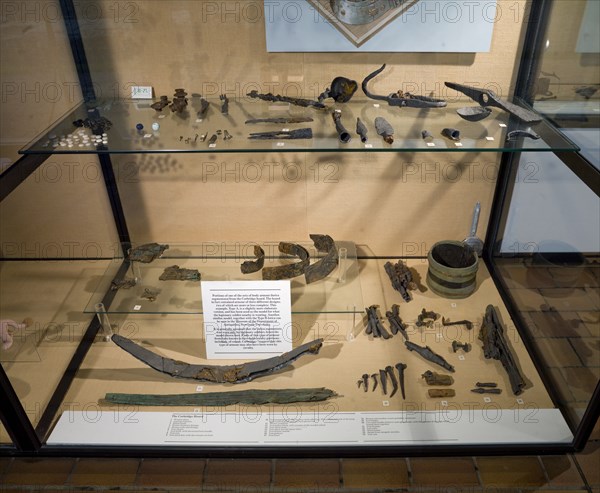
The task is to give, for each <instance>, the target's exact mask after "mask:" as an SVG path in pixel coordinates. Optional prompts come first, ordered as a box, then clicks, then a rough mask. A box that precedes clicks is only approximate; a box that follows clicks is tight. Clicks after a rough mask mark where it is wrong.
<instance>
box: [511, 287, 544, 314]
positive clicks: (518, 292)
mask: <svg viewBox="0 0 600 493" xmlns="http://www.w3.org/2000/svg"><path fill="white" fill-rule="evenodd" d="M510 294H511V295H512V296H513V297H514V299H515V302H516V304H517V307H518V308H519V310H522V311H538V310H539V309H540V306H542V305H545V304H547V302H546V300H545V299H544V297H543V296H542V295H541V294H540V292H539V291H538V290H536V289H511V290H510Z"/></svg>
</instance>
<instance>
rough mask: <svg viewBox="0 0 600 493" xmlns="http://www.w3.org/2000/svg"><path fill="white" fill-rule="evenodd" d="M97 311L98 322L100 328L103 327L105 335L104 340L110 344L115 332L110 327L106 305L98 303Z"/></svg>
mask: <svg viewBox="0 0 600 493" xmlns="http://www.w3.org/2000/svg"><path fill="white" fill-rule="evenodd" d="M95 309H96V316H97V317H98V322H100V327H102V332H103V333H104V340H105V341H107V342H108V341H110V338H111V337H112V336H113V334H114V332H113V330H112V327H111V325H110V320H109V319H108V313H106V308H105V307H104V303H97V304H96V306H95Z"/></svg>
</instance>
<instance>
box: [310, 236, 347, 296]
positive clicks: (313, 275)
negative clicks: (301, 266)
mask: <svg viewBox="0 0 600 493" xmlns="http://www.w3.org/2000/svg"><path fill="white" fill-rule="evenodd" d="M310 239H311V240H312V241H313V243H314V244H315V248H316V249H317V251H319V252H325V253H326V255H325V256H324V257H323V258H322V259H320V260H319V261H317V262H315V263H314V264H312V265H309V266H308V267H306V270H305V272H304V277H305V279H306V283H307V284H311V283H313V282H316V281H320V280H321V279H325V278H326V277H327V276H328V275H329V274H331V273H332V272H333V271H334V269H335V268H336V267H337V265H338V262H339V254H338V249H337V247H336V246H335V241H333V238H332V237H331V236H329V235H310Z"/></svg>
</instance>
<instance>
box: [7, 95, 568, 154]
mask: <svg viewBox="0 0 600 493" xmlns="http://www.w3.org/2000/svg"><path fill="white" fill-rule="evenodd" d="M189 100H190V104H189V106H188V109H187V110H186V111H185V112H184V113H183V114H182V116H180V115H178V114H174V113H172V112H171V110H169V109H168V108H166V109H165V110H163V111H162V112H156V111H155V110H153V109H152V108H151V107H150V105H151V104H152V101H144V102H139V101H123V100H119V101H115V100H111V101H107V102H103V103H100V104H98V105H97V106H95V107H94V108H92V109H88V107H86V106H85V105H83V104H82V105H80V106H79V107H77V108H75V109H74V110H73V111H71V112H70V113H69V114H67V115H66V116H65V117H64V118H62V119H61V120H60V121H59V122H57V123H56V124H55V125H54V126H53V127H51V128H50V129H48V130H47V131H45V132H44V133H43V134H42V135H41V136H40V137H38V138H37V139H36V140H34V141H33V142H31V143H30V144H28V145H27V146H26V147H24V148H23V149H21V150H20V151H19V152H20V153H21V154H124V153H125V154H126V153H136V154H139V153H221V152H224V153H227V152H229V153H231V152H245V153H247V152H297V151H303V152H331V151H333V152H364V151H369V152H398V151H403V152H503V151H508V152H511V151H538V152H539V151H548V152H552V151H578V150H579V149H578V147H577V146H576V145H575V144H574V143H573V142H571V141H570V140H569V139H567V138H566V137H565V136H564V135H562V134H561V133H560V132H558V131H557V130H556V129H555V128H554V127H553V126H552V125H551V124H549V123H548V122H547V121H542V122H540V123H538V124H536V125H534V126H533V129H534V131H535V132H536V133H538V134H540V135H542V137H543V138H542V139H539V140H532V139H529V138H525V139H518V140H515V141H511V142H507V141H506V134H507V132H508V129H507V126H508V124H509V118H510V115H509V114H508V113H506V112H504V111H502V110H500V109H497V108H494V109H492V114H491V115H490V116H489V117H488V118H486V119H485V120H482V121H480V122H475V123H473V122H467V121H465V120H462V119H461V118H460V117H459V116H458V115H457V114H456V110H457V109H459V108H462V107H465V106H476V103H474V102H473V101H462V102H450V103H449V104H448V106H447V107H446V108H435V109H417V108H398V107H390V106H388V105H387V103H385V102H377V101H374V100H358V99H354V100H352V101H351V102H350V103H346V104H339V105H331V106H330V107H329V108H328V109H327V110H319V109H313V108H301V107H298V106H291V105H289V104H285V103H268V102H264V101H255V100H251V99H242V100H237V101H231V102H230V105H229V115H227V116H225V115H222V114H221V111H220V108H221V106H220V101H219V100H212V101H210V108H209V110H208V113H207V115H206V118H205V119H204V120H199V119H196V113H197V110H198V105H199V99H197V98H189ZM516 103H518V104H520V105H521V106H526V107H527V105H525V104H524V103H522V102H518V101H517V102H516ZM333 109H339V110H341V111H342V122H343V124H344V126H345V127H346V129H347V130H348V131H349V133H350V134H351V136H352V140H351V142H349V143H347V144H343V143H341V142H340V141H339V139H338V136H337V133H336V131H335V127H334V123H333V120H332V117H331V111H332V110H333ZM378 116H381V117H384V118H385V119H386V120H387V121H388V122H390V124H391V125H392V126H393V127H394V129H395V136H394V137H395V141H394V143H393V144H391V145H390V144H387V143H385V142H384V141H383V140H382V138H381V137H380V136H378V135H377V133H376V131H375V126H374V120H375V118H376V117H378ZM93 117H105V118H108V119H109V120H110V121H111V122H112V128H111V129H110V130H108V131H107V132H106V134H107V136H108V143H106V144H102V145H99V146H95V145H94V144H87V145H85V144H83V143H82V142H76V141H75V142H72V143H71V145H72V147H69V143H68V142H63V143H62V144H61V143H60V140H61V138H62V139H65V140H66V139H69V138H71V139H72V140H73V136H75V135H76V134H77V131H78V130H79V129H78V128H77V127H75V126H74V125H73V122H74V121H76V120H80V119H86V118H93ZM281 117H311V118H313V119H314V121H313V122H310V123H300V124H286V125H272V124H255V125H248V124H245V121H246V120H248V119H252V118H281ZM357 117H360V119H361V120H362V121H363V123H365V125H366V126H367V128H368V131H369V134H368V136H369V140H368V142H367V143H366V144H363V143H362V142H361V141H360V138H359V137H358V135H357V134H356V132H355V129H356V119H357ZM153 123H158V124H159V125H160V128H159V130H158V131H153V130H152V124H153ZM137 124H142V125H143V127H144V128H143V130H141V131H139V130H137V129H136V125H137ZM303 127H311V128H312V130H313V138H312V139H308V140H269V141H264V140H263V141H254V140H249V139H248V136H249V134H250V133H254V132H267V131H280V130H283V129H284V128H288V129H290V130H293V129H298V128H303ZM527 127H528V125H526V124H522V126H521V127H520V128H527ZM444 128H455V129H457V130H459V131H460V135H461V139H460V141H459V142H454V141H451V140H449V139H447V138H445V137H443V136H442V135H441V132H442V130H443V129H444ZM225 130H227V131H228V132H229V133H230V134H231V136H232V137H233V138H232V139H231V140H227V141H226V140H224V139H223V135H220V136H218V140H217V142H216V144H215V145H214V146H213V147H209V144H208V141H209V140H210V138H211V136H212V135H213V134H216V133H217V131H225ZM423 130H428V131H429V132H430V133H431V134H432V135H433V139H432V140H431V142H426V141H424V140H423V139H422V137H421V132H422V131H423ZM84 133H85V134H86V135H87V136H91V130H90V129H84ZM202 136H206V140H204V141H202Z"/></svg>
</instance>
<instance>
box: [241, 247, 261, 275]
mask: <svg viewBox="0 0 600 493" xmlns="http://www.w3.org/2000/svg"><path fill="white" fill-rule="evenodd" d="M254 256H255V257H256V260H246V261H245V262H243V263H242V265H241V266H240V269H241V270H242V274H252V273H254V272H258V271H259V270H261V269H262V268H263V266H264V265H265V251H264V250H263V249H262V248H261V247H259V246H258V245H254Z"/></svg>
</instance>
